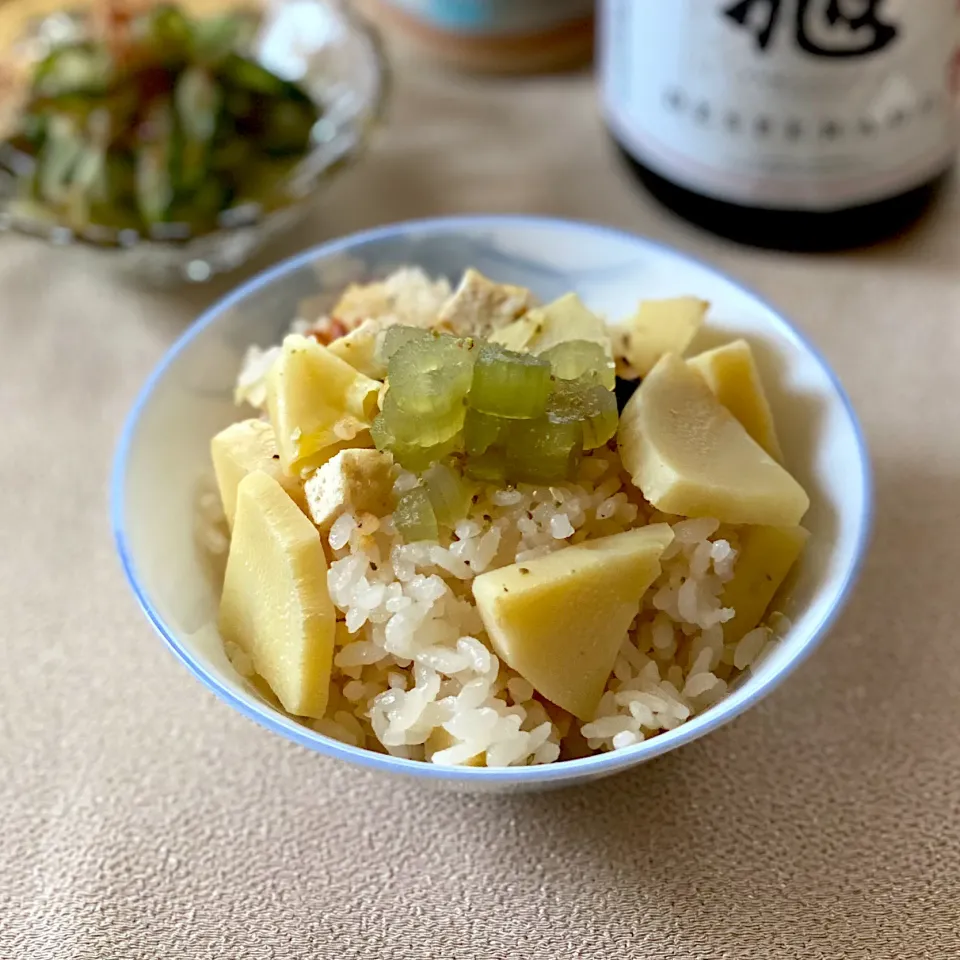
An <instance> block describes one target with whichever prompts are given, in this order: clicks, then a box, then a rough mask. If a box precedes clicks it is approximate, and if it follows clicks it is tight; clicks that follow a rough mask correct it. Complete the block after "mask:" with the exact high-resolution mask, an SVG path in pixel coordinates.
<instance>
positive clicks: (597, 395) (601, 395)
mask: <svg viewBox="0 0 960 960" xmlns="http://www.w3.org/2000/svg"><path fill="white" fill-rule="evenodd" d="M547 418H548V419H549V420H550V421H552V422H553V423H579V424H580V425H581V426H582V428H583V449H584V450H593V449H594V448H596V447H602V446H603V445H604V444H605V443H606V442H607V441H608V440H610V438H611V437H613V435H614V434H615V433H616V432H617V422H618V420H617V398H616V395H615V394H614V393H613V392H612V391H610V390H605V389H604V388H603V387H601V386H599V385H598V384H595V383H587V382H584V381H582V380H560V381H558V382H557V385H556V388H555V389H554V391H553V393H552V394H551V396H550V402H549V404H548V405H547Z"/></svg>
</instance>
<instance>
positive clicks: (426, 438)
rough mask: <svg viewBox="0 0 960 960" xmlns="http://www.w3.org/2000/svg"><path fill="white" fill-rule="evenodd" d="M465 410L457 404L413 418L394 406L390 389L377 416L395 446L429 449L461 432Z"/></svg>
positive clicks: (462, 405)
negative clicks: (391, 435)
mask: <svg viewBox="0 0 960 960" xmlns="http://www.w3.org/2000/svg"><path fill="white" fill-rule="evenodd" d="M466 410H467V408H466V406H465V405H464V403H463V401H461V402H460V403H458V404H456V405H455V406H452V407H448V408H447V409H441V410H439V412H437V413H436V414H433V415H427V414H418V415H413V414H410V413H407V411H406V410H405V409H403V407H401V406H400V405H399V404H398V402H397V396H396V393H395V391H394V388H393V387H392V386H391V388H390V389H389V390H388V391H387V395H386V396H385V397H384V398H383V409H382V412H381V414H380V415H381V416H382V417H383V418H384V420H385V421H386V423H387V425H388V426H389V427H390V430H391V431H392V433H393V435H394V436H395V437H396V438H397V441H398V442H399V443H401V444H406V445H408V446H418V447H432V446H435V445H436V444H438V443H445V442H446V441H447V440H450V439H451V438H452V437H455V436H456V435H457V434H458V433H460V431H461V430H462V429H463V420H464V416H465V414H466Z"/></svg>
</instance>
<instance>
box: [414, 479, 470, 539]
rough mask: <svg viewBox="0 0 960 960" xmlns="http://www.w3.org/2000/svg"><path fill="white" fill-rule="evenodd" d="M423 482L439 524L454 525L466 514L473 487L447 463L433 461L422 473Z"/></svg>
mask: <svg viewBox="0 0 960 960" xmlns="http://www.w3.org/2000/svg"><path fill="white" fill-rule="evenodd" d="M423 483H424V486H425V487H426V490H427V495H428V496H429V497H430V503H431V504H432V505H433V512H434V514H435V515H436V518H437V522H438V523H439V524H440V525H441V526H444V527H454V526H456V525H457V524H458V523H459V522H460V521H461V520H462V519H463V518H464V517H465V516H466V515H467V511H468V510H469V509H470V498H471V497H472V496H473V487H472V485H471V484H469V483H467V482H465V481H464V479H463V477H461V476H460V474H459V473H458V472H457V471H456V470H454V468H453V467H451V466H450V465H449V464H446V463H435V464H434V465H433V466H432V467H430V469H429V470H427V471H426V472H425V473H424V475H423Z"/></svg>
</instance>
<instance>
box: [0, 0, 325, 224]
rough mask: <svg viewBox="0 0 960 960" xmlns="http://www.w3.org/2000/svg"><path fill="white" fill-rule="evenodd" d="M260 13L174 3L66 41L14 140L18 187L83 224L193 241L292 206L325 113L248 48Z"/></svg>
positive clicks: (57, 216)
mask: <svg viewBox="0 0 960 960" xmlns="http://www.w3.org/2000/svg"><path fill="white" fill-rule="evenodd" d="M260 16H261V15H260V14H254V13H253V12H252V11H246V10H241V11H236V12H231V13H228V14H222V15H218V16H215V17H211V18H207V19H201V18H193V17H188V16H187V15H186V14H185V13H184V12H183V10H182V9H181V8H180V7H178V6H176V5H174V4H170V3H161V4H157V5H154V6H150V7H148V8H146V9H144V10H143V11H142V12H140V13H137V14H135V15H133V16H132V17H131V18H130V20H129V22H128V23H126V24H125V25H124V27H123V29H122V30H120V31H119V33H115V34H114V35H111V36H109V37H106V36H104V37H103V38H102V39H101V38H93V39H85V40H83V41H81V42H77V41H70V42H66V43H63V44H61V45H59V46H55V47H54V48H53V49H52V50H51V51H50V52H49V53H48V54H47V56H45V57H44V58H43V60H41V61H40V63H39V64H38V65H37V67H36V68H35V70H34V73H33V76H32V77H31V78H30V87H29V94H28V97H27V102H26V103H25V105H24V107H23V110H22V111H21V114H20V121H19V123H18V125H17V127H16V128H15V129H14V130H13V131H12V132H11V134H10V136H9V140H8V143H9V145H10V146H11V147H12V148H13V149H14V150H15V151H16V152H17V154H18V155H19V156H21V157H22V160H23V162H22V163H19V164H18V166H17V169H18V171H19V172H18V174H17V175H18V177H19V183H18V184H17V188H16V189H17V192H18V193H19V194H20V195H22V196H24V197H25V198H28V199H29V200H30V201H32V202H33V203H35V204H38V205H39V207H40V208H41V210H40V211H39V212H40V213H41V214H42V215H43V216H45V218H47V219H49V220H50V221H51V222H58V221H59V222H63V223H65V224H68V225H69V226H71V227H72V228H73V229H75V230H79V231H83V230H85V229H87V228H92V227H112V228H124V229H136V230H140V231H141V232H144V233H150V232H151V229H152V228H153V227H155V226H156V225H157V224H161V223H171V224H174V223H175V224H176V225H177V226H178V228H179V227H184V228H188V229H186V230H185V231H180V233H181V234H182V236H183V238H184V239H187V238H188V237H189V236H196V235H200V234H203V233H208V232H210V231H211V230H214V229H216V228H217V227H218V226H219V225H220V224H221V223H223V222H224V220H223V215H224V214H225V213H226V212H227V211H228V210H230V209H231V207H234V206H238V207H243V208H244V209H246V208H247V207H248V205H249V206H251V207H252V208H253V209H254V210H256V211H257V213H267V212H269V211H271V210H274V209H277V208H279V207H282V206H284V205H285V204H288V203H289V202H290V201H291V200H292V199H293V194H292V192H291V191H290V190H289V189H287V185H288V184H289V182H290V178H291V173H292V171H293V169H294V168H295V167H296V166H297V165H298V164H299V163H300V161H301V160H302V159H303V157H304V156H305V155H306V154H307V152H308V151H309V149H310V142H311V137H312V131H313V129H314V127H315V125H316V122H317V120H318V119H319V118H320V116H321V112H320V109H319V108H318V107H317V105H316V104H315V103H314V102H313V101H312V100H311V98H310V97H309V96H308V95H307V93H306V92H305V91H304V90H302V89H301V88H300V87H299V86H297V85H296V84H294V83H291V82H289V81H287V80H284V79H282V78H281V77H278V76H276V75H274V74H273V73H271V72H270V71H269V70H268V69H266V68H265V67H264V66H263V65H261V64H260V63H258V62H256V61H255V60H253V59H251V58H250V57H248V56H247V55H245V53H244V50H245V49H246V47H247V45H248V44H249V42H250V40H251V39H252V37H253V35H254V33H255V31H256V29H257V25H258V23H259V18H260ZM102 130H106V135H105V136H104V135H103V133H102ZM117 170H124V171H129V177H128V176H127V175H126V173H125V174H124V176H123V177H120V178H117V177H116V176H115V173H116V171H117ZM168 235H170V236H172V235H173V234H171V233H169V231H168ZM178 235H179V234H178Z"/></svg>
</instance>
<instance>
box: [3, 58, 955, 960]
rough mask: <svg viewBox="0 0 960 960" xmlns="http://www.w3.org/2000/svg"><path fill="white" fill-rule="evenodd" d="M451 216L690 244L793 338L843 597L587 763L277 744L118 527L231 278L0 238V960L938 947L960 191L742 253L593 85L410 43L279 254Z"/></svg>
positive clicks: (878, 953) (950, 681)
mask: <svg viewBox="0 0 960 960" xmlns="http://www.w3.org/2000/svg"><path fill="white" fill-rule="evenodd" d="M469 211H487V212H490V211H531V212H537V213H550V214H561V215H564V216H569V217H582V218H589V219H593V220H599V221H602V222H606V223H610V224H615V225H617V226H620V227H626V228H628V229H631V230H635V231H638V232H642V233H646V234H649V235H651V236H653V237H656V238H658V239H662V240H665V241H668V242H670V243H675V244H678V245H680V246H682V247H685V248H687V249H689V250H692V251H693V252H694V253H696V254H698V255H701V256H705V257H708V258H710V259H712V260H714V261H715V262H717V263H718V264H719V265H720V266H721V267H723V268H726V269H728V270H730V271H731V272H733V273H734V274H736V275H737V276H739V277H741V278H742V279H744V280H745V281H747V282H748V283H750V284H752V285H754V286H755V287H757V288H758V289H759V290H760V291H762V292H763V293H764V294H765V295H767V296H768V297H769V298H771V299H772V300H773V301H775V302H776V303H778V304H779V305H781V306H782V307H783V308H784V309H785V310H786V311H787V312H788V313H789V314H790V315H791V316H793V317H794V318H795V319H796V321H797V323H798V324H799V325H800V326H801V327H802V328H803V329H804V330H805V331H806V332H807V333H808V334H809V335H810V336H811V337H812V338H813V339H814V340H815V341H816V343H817V344H818V345H819V346H820V347H821V348H822V350H823V351H824V353H825V354H826V356H827V357H828V358H829V360H830V361H831V362H832V363H833V364H834V365H835V367H836V369H837V370H838V371H839V373H840V375H841V376H842V377H843V379H844V380H845V382H846V384H847V386H848V387H849V390H850V392H851V394H852V396H853V399H854V401H855V403H856V406H857V408H858V409H859V411H860V414H861V416H862V418H863V422H864V425H865V427H866V431H867V433H868V435H869V439H870V443H871V445H872V448H873V453H874V457H875V466H876V482H877V525H876V536H875V540H874V545H873V550H872V552H871V554H870V558H869V561H868V562H867V564H866V569H865V571H864V575H863V579H862V582H861V586H860V589H859V590H858V592H857V594H856V597H855V599H854V600H853V602H852V604H851V606H850V608H849V609H848V611H847V613H846V615H845V616H844V617H843V619H842V622H841V623H840V625H839V626H838V628H837V629H836V630H835V632H834V633H833V635H832V636H831V637H830V638H829V640H828V641H827V642H826V643H825V644H824V645H823V647H822V648H821V650H820V651H819V652H818V653H817V655H816V656H814V657H813V658H812V659H811V660H810V661H808V663H807V664H806V665H805V666H804V667H803V668H802V669H801V670H799V671H798V673H797V674H796V675H795V676H794V677H792V678H791V679H790V681H789V682H788V683H787V684H786V685H785V686H784V687H783V688H781V689H780V690H779V691H777V692H776V693H775V694H774V695H772V696H771V697H770V698H769V699H768V700H767V701H765V702H764V703H763V704H762V705H761V706H759V707H758V708H757V709H755V710H753V711H751V712H750V713H748V714H746V715H745V716H743V717H742V718H740V719H739V720H737V721H736V722H735V723H733V724H732V725H730V726H728V727H726V728H724V729H723V730H721V731H720V732H718V733H716V734H714V735H712V736H710V737H708V738H706V739H705V740H700V741H699V742H697V743H696V744H693V745H691V746H688V747H685V748H684V749H682V750H681V751H679V752H677V753H674V754H671V755H669V756H667V757H664V758H662V759H660V760H657V761H654V762H653V763H650V764H649V765H647V766H645V767H644V768H642V769H639V770H637V771H636V772H634V773H631V774H627V775H624V776H621V777H619V778H615V779H612V780H607V781H604V782H601V783H599V784H596V785H594V786H590V787H588V788H585V789H579V790H572V791H567V792H560V793H554V794H544V795H539V796H538V795H534V796H524V797H514V798H491V797H485V798H469V797H461V796H455V795H445V794H435V793H424V792H422V791H421V790H420V789H418V788H417V787H416V786H413V785H411V784H408V783H401V782H392V781H389V780H386V779H378V778H375V777H373V776H371V775H368V774H365V773H361V772H358V771H356V770H353V769H350V768H348V767H345V766H340V765H338V764H336V763H333V762H331V761H328V760H325V759H322V758H320V757H318V756H315V755H313V754H311V753H308V752H307V751H306V750H304V749H301V748H299V747H296V746H294V745H292V744H289V743H286V742H282V741H280V740H279V739H277V738H276V737H274V736H273V735H271V734H269V733H267V732H266V731H264V730H261V729H259V728H258V727H256V726H255V725H253V724H252V723H250V722H248V721H246V720H244V719H241V718H240V717H239V716H238V715H236V714H235V713H233V712H232V711H231V710H230V709H229V708H228V707H226V706H225V705H223V704H221V703H220V702H218V701H217V700H215V699H214V697H213V696H212V695H211V694H209V693H207V692H206V691H205V690H204V689H203V688H202V687H201V686H200V684H199V683H197V682H196V681H195V680H193V679H192V678H191V677H190V676H189V675H188V674H187V672H186V671H185V670H184V669H183V668H182V667H181V666H179V665H178V664H177V662H175V660H174V658H173V657H172V656H171V655H170V654H169V653H168V652H167V651H166V650H165V649H164V647H163V646H162V644H161V642H160V641H159V639H157V637H156V636H155V635H154V634H153V632H152V631H151V629H150V627H149V626H148V625H147V623H146V621H145V619H144V618H143V616H142V615H141V614H140V612H139V610H138V609H137V607H136V604H135V603H134V601H133V599H132V597H131V596H130V594H129V592H128V591H127V588H126V586H125V584H124V580H123V577H122V574H121V572H120V568H119V565H118V563H117V561H116V559H115V557H114V550H113V544H112V542H111V537H110V532H109V529H108V524H107V477H108V470H109V465H110V459H111V456H112V453H113V448H114V444H115V441H116V438H117V434H118V431H119V430H120V426H121V422H122V420H123V417H124V415H125V413H126V411H127V409H128V407H129V406H130V404H131V401H132V400H133V398H134V395H135V393H136V391H137V389H138V388H139V386H140V384H141V382H142V381H143V380H144V378H145V377H146V376H147V374H148V372H149V371H150V369H151V368H152V367H153V365H154V364H155V363H156V362H157V361H158V360H159V358H160V357H161V355H162V354H163V352H164V350H166V348H167V347H168V345H169V344H170V342H171V341H172V340H173V338H174V337H175V336H176V335H177V334H178V333H179V332H180V331H181V330H183V328H184V326H185V325H186V324H187V323H189V322H190V320H191V319H192V318H193V317H194V316H195V315H196V313H197V311H198V310H199V309H200V307H202V306H203V305H204V304H205V303H207V302H209V301H210V299H211V298H213V297H214V296H216V295H217V294H218V293H219V292H221V291H222V290H223V289H225V287H226V286H227V284H220V283H218V284H216V285H213V286H210V287H207V288H203V289H194V290H191V291H187V292H180V293H159V292H152V293H151V292H143V291H139V292H138V291H136V290H134V289H132V288H128V287H123V286H119V285H117V284H116V283H115V282H113V281H111V279H110V278H109V276H108V275H107V274H106V273H105V272H104V271H103V269H102V267H101V266H100V265H99V264H98V263H96V262H94V261H91V260H89V259H87V258H86V257H85V256H83V255H82V254H73V253H72V252H71V253H63V252H55V251H48V250H45V249H44V248H42V247H40V246H37V245H34V244H33V243H29V242H23V241H20V240H14V239H10V238H6V239H4V238H0V410H3V411H4V415H3V417H2V419H0V494H2V495H0V653H2V667H0V960H27V958H29V960H60V958H65V960H66V958H69V960H81V958H82V960H133V958H138V960H139V958H144V960H146V958H149V960H201V958H204V960H205V958H211V960H212V958H217V960H247V958H251V960H252V958H257V960H260V958H275V960H300V958H314V957H317V958H334V960H350V958H355V957H384V958H398V960H400V958H402V960H418V958H428V957H429V958H455V957H456V958H472V957H478V958H479V957H483V958H506V957H522V958H524V960H528V958H538V957H551V958H562V960H568V958H576V957H616V958H628V957H638V958H658V960H659V958H663V960H679V958H691V960H692V958H696V960H706V958H710V960H713V958H717V960H719V958H726V960H741V958H751V960H769V958H781V957H783V958H794V957H796V958H800V957H803V958H806V957H811V958H813V957H820V958H831V960H832V958H846V957H855V958H871V960H879V958H915V957H930V958H937V960H940V958H952V957H960V618H958V614H957V610H958V606H960V536H958V534H960V436H958V434H960V392H958V388H957V381H956V379H955V377H956V369H957V364H958V361H960V194H958V193H954V194H953V195H952V196H950V197H948V198H947V199H946V200H945V201H944V202H943V203H942V204H941V205H940V206H939V208H938V209H937V210H936V211H935V212H934V214H933V215H932V217H930V218H929V219H928V220H927V221H926V222H925V223H924V224H923V225H922V226H921V227H920V228H919V229H918V230H917V231H916V232H915V233H913V234H912V235H911V236H910V237H909V238H908V239H906V240H904V241H901V242H898V243H896V244H890V245H886V246H883V247H880V248H879V249H875V250H872V251H870V252H866V253H855V254H851V255H846V256H841V257H822V258H821V257H796V256H786V255H780V254H776V253H757V252H752V251H748V250H744V249H740V248H736V247H733V246H731V245H728V244H725V243H723V242H721V241H718V240H715V239H711V238H709V237H707V236H704V235H702V234H700V233H698V232H696V231H695V230H693V229H692V228H689V227H687V226H685V225H683V224H681V223H679V222H677V221H675V220H673V219H672V218H671V217H669V216H668V215H667V214H665V213H663V212H661V211H660V210H659V209H657V208H656V207H655V206H654V205H653V204H652V203H651V202H650V201H649V200H648V199H646V198H645V197H644V195H643V194H642V193H641V192H640V191H639V190H638V189H636V188H635V187H634V185H633V183H632V182H631V180H630V179H629V177H628V176H627V175H626V173H625V171H624V170H623V169H622V168H621V167H620V165H619V164H618V162H617V160H616V158H615V156H614V153H613V151H612V149H611V148H610V145H609V143H608V142H607V140H606V138H605V136H604V134H603V132H602V129H601V125H600V122H599V120H598V118H597V115H596V111H595V109H594V99H593V91H592V86H591V83H590V81H589V78H587V77H586V76H581V77H573V78H569V79H560V80H557V79H553V80H531V81H525V82H521V83H519V84H516V83H512V82H502V81H488V82H480V81H473V80H459V79H451V78H448V77H442V78H441V77H437V76H434V75H431V74H430V73H429V72H421V73H419V75H414V72H413V71H412V69H411V68H410V65H408V66H407V68H406V69H405V70H403V71H401V75H400V77H399V79H398V84H397V90H396V98H395V102H394V105H393V115H392V124H391V126H390V128H389V130H387V131H385V133H384V134H383V136H382V137H381V139H380V140H379V143H378V145H377V148H376V151H375V153H374V154H373V155H372V156H370V158H369V160H368V161H367V162H365V163H364V164H362V166H361V167H359V168H357V169H354V170H353V171H351V172H350V173H349V174H348V175H346V176H345V178H344V179H343V181H342V183H341V184H340V185H339V186H338V188H337V189H336V190H335V191H334V192H333V193H332V194H331V195H330V196H329V197H328V198H327V199H326V201H325V202H324V203H323V204H322V207H321V209H320V211H319V213H318V215H317V217H316V219H315V221H314V223H313V224H312V225H311V227H310V229H309V230H308V231H304V232H303V234H302V235H301V236H299V237H298V238H296V239H295V240H294V241H292V242H291V243H289V244H288V245H287V251H289V250H290V249H293V248H295V247H296V246H298V245H300V246H302V245H304V244H307V243H310V242H314V241H320V240H323V239H325V238H328V237H332V236H335V235H338V234H342V233H347V232H350V231H352V230H355V229H358V228H361V227H367V226H370V225H373V224H378V223H383V222H386V221H391V220H398V219H402V218H406V217H417V216H424V215H430V214H443V213H457V212H469ZM283 252H285V251H283V250H281V251H277V250H274V251H273V256H279V255H280V254H281V253H283Z"/></svg>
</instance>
